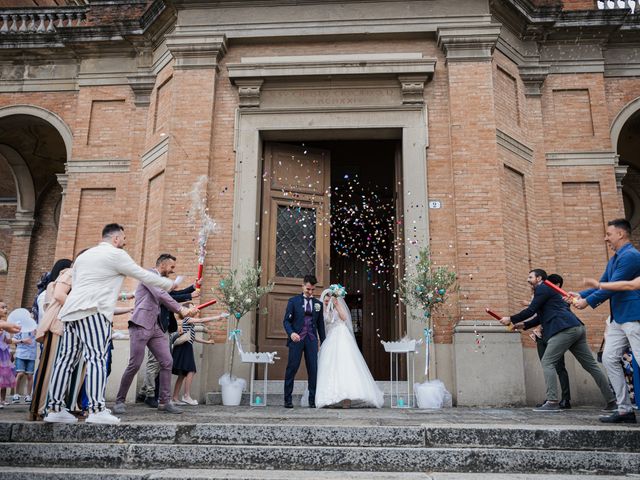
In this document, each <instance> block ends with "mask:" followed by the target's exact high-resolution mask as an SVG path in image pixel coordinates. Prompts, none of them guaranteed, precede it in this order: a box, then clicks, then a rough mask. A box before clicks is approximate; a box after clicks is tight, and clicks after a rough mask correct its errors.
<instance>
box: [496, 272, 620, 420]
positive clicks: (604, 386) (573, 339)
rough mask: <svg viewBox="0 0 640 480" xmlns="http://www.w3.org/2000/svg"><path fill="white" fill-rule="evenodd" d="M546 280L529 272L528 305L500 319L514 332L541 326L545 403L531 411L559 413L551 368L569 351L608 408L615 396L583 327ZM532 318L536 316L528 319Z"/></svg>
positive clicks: (542, 274) (544, 274)
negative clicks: (531, 295) (595, 385)
mask: <svg viewBox="0 0 640 480" xmlns="http://www.w3.org/2000/svg"><path fill="white" fill-rule="evenodd" d="M546 278H547V273H546V272H545V271H544V270H542V269H540V268H536V269H533V270H531V271H530V272H529V276H528V277H527V282H528V283H529V285H531V286H532V287H534V293H533V299H532V300H531V303H530V304H529V306H528V307H527V308H525V309H524V310H522V311H521V312H519V313H517V314H515V315H513V316H511V317H502V318H501V319H500V323H502V324H503V325H509V324H512V325H513V326H514V328H516V329H517V330H523V329H524V330H526V329H529V328H531V327H535V326H537V325H542V338H543V339H544V340H545V341H546V342H547V348H546V350H545V353H544V356H543V357H542V370H543V372H544V383H545V385H546V390H547V393H546V399H547V401H546V402H545V403H544V404H543V405H542V406H540V407H537V408H534V411H535V412H544V413H555V412H559V411H560V406H559V404H558V403H559V402H558V387H557V381H556V368H555V366H556V364H557V363H558V360H559V359H560V357H562V356H564V354H565V352H567V351H570V352H571V353H572V354H573V356H574V357H575V358H576V360H578V362H579V363H580V365H581V366H582V368H583V369H584V370H585V371H586V372H587V373H589V375H591V377H592V378H593V379H594V381H595V382H596V384H597V385H598V388H599V389H600V392H601V393H602V396H603V398H604V399H605V401H606V402H607V405H610V404H611V403H612V402H614V401H615V396H614V394H613V392H612V391H611V388H610V387H609V382H607V377H606V376H605V375H604V373H603V372H602V371H601V370H600V368H599V367H598V363H597V362H596V360H595V358H593V353H591V349H590V348H589V344H588V343H587V330H586V328H585V326H584V324H583V323H582V322H581V321H580V319H579V318H578V317H576V315H575V314H574V313H573V312H572V311H571V309H570V307H569V305H567V304H566V303H565V302H564V301H563V299H562V297H561V296H560V295H559V294H558V293H556V292H555V291H554V290H552V289H551V288H550V287H548V286H547V285H546V284H545V283H544V280H546ZM534 314H536V316H535V317H534V318H531V317H533V315H534Z"/></svg>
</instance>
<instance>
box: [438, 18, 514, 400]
mask: <svg viewBox="0 0 640 480" xmlns="http://www.w3.org/2000/svg"><path fill="white" fill-rule="evenodd" d="M499 33H500V28H499V26H496V25H493V24H487V25H484V26H482V25H481V26H477V27H459V28H458V27H451V28H441V29H438V45H439V46H440V48H442V49H443V51H444V53H445V54H446V58H447V72H448V76H449V111H450V122H451V126H450V128H451V135H450V138H451V155H452V166H453V171H454V188H455V222H456V233H455V235H456V238H455V246H456V254H457V266H458V278H459V281H458V282H459V286H460V292H461V295H460V306H461V311H462V312H463V315H464V318H465V320H464V321H460V322H459V323H458V325H457V326H456V328H455V331H454V356H455V358H454V362H455V372H456V383H457V386H456V392H455V394H456V399H457V403H458V405H483V404H486V405H490V404H492V403H495V402H496V401H498V402H504V403H522V402H523V401H524V371H523V368H522V360H521V359H522V345H521V343H520V341H519V338H518V342H509V343H507V341H506V340H507V339H508V338H509V337H507V334H506V333H503V332H505V329H504V328H503V327H502V328H500V327H496V326H495V325H494V324H492V322H485V321H484V320H485V319H486V318H487V316H486V315H487V314H486V312H485V311H484V308H485V306H486V305H491V306H492V307H493V308H495V309H496V310H497V311H498V312H503V311H505V309H506V306H507V296H506V295H505V294H504V291H505V289H506V288H508V284H507V278H506V266H505V245H504V234H503V213H502V198H501V187H500V178H501V177H502V173H503V172H502V165H501V163H500V162H499V161H498V155H497V141H496V122H495V101H494V86H493V70H492V64H491V60H492V53H493V49H494V47H495V43H496V41H497V39H498V35H499ZM452 240H454V239H452ZM476 323H481V325H477V324H476ZM481 330H482V331H481ZM485 330H486V331H485ZM494 332H495V335H497V336H498V337H501V336H504V340H505V341H502V338H500V339H499V340H496V339H495V338H493V337H494ZM489 337H491V346H490V347H487V348H486V351H484V352H481V351H474V345H477V339H478V338H481V339H482V338H485V339H486V340H487V341H488V340H489ZM496 399H499V400H496Z"/></svg>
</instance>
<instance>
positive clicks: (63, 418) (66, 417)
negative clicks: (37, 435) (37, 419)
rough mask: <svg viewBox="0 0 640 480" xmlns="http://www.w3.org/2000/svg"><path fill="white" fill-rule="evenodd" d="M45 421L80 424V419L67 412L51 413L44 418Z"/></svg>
mask: <svg viewBox="0 0 640 480" xmlns="http://www.w3.org/2000/svg"><path fill="white" fill-rule="evenodd" d="M44 421H45V422H48V423H78V419H77V418H76V417H74V416H73V415H71V414H70V413H69V412H68V411H67V410H60V411H59V412H49V413H47V416H46V417H44Z"/></svg>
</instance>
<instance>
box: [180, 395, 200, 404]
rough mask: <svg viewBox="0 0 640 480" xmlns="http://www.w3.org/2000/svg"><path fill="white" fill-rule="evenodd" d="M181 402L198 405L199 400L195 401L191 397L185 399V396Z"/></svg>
mask: <svg viewBox="0 0 640 480" xmlns="http://www.w3.org/2000/svg"><path fill="white" fill-rule="evenodd" d="M180 400H182V402H183V403H186V404H187V405H198V401H197V400H194V399H193V398H191V397H185V396H184V395H183V396H182V398H181V399H180Z"/></svg>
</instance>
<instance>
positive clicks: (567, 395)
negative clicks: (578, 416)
mask: <svg viewBox="0 0 640 480" xmlns="http://www.w3.org/2000/svg"><path fill="white" fill-rule="evenodd" d="M536 348H537V349H538V357H539V358H540V360H541V361H542V357H544V352H545V351H546V350H547V342H545V341H544V340H543V339H541V338H536ZM556 373H557V374H558V380H560V390H561V391H562V400H567V401H568V400H571V389H570V388H569V372H567V369H566V367H565V365H564V355H563V356H562V357H560V360H558V363H556Z"/></svg>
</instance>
